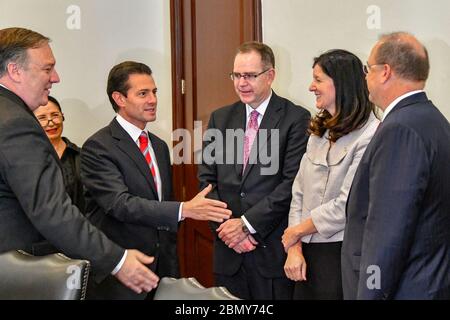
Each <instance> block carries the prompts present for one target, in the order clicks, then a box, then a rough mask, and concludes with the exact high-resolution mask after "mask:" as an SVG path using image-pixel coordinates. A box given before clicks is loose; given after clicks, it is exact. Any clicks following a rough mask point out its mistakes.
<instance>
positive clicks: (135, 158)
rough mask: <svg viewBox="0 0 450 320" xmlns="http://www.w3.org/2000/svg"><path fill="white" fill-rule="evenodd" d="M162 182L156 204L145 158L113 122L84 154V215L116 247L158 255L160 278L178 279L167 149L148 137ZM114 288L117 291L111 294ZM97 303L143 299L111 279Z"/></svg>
mask: <svg viewBox="0 0 450 320" xmlns="http://www.w3.org/2000/svg"><path fill="white" fill-rule="evenodd" d="M149 138H150V141H151V143H152V147H153V149H154V151H155V154H156V162H157V164H158V168H159V172H160V175H161V183H162V201H161V202H160V201H158V195H157V192H156V188H155V183H154V181H153V177H152V175H151V172H150V169H149V167H148V164H147V162H146V161H145V158H144V156H143V155H142V153H141V151H140V150H139V147H138V146H137V144H136V143H135V142H134V141H133V140H132V138H131V137H130V135H129V134H128V133H127V132H126V131H125V130H124V129H123V128H122V127H121V126H120V124H119V123H118V122H117V120H116V119H114V120H113V121H112V122H111V123H110V124H109V125H108V126H107V127H105V128H103V129H101V130H99V131H98V132H97V133H95V134H94V135H93V136H91V137H90V138H89V139H88V140H87V141H86V142H85V144H84V145H83V147H82V151H81V177H82V180H83V183H84V185H85V187H86V190H87V192H86V195H85V196H86V214H87V216H88V217H89V219H90V220H91V221H92V223H93V224H95V225H96V226H97V227H98V228H99V229H101V230H102V231H103V232H104V233H105V234H106V235H107V236H108V237H109V238H110V239H112V240H113V241H115V242H116V243H118V244H120V245H122V246H124V247H126V248H131V249H138V250H140V251H142V252H144V253H145V254H147V255H150V256H154V257H155V262H154V263H152V265H151V266H150V267H151V269H153V270H154V271H156V273H157V274H158V276H160V277H163V276H175V277H176V276H178V259H177V252H176V231H177V228H178V209H179V206H180V203H179V202H175V201H170V200H171V199H172V178H171V169H170V157H169V149H168V147H167V145H166V143H165V142H164V141H162V140H161V139H159V138H158V137H157V136H155V135H153V134H151V133H149ZM111 287H114V289H112V288H111ZM97 289H98V290H95V289H91V290H90V291H91V294H90V297H95V298H100V297H102V298H124V299H134V298H143V297H144V296H145V295H136V294H134V293H133V292H132V291H131V290H129V289H128V288H126V287H125V286H123V285H122V284H120V283H119V282H118V281H117V280H115V278H112V277H110V279H107V281H105V282H104V283H103V284H100V285H99V286H97Z"/></svg>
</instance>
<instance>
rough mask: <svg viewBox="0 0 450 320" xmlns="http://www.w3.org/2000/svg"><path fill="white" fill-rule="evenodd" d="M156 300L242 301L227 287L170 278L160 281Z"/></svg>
mask: <svg viewBox="0 0 450 320" xmlns="http://www.w3.org/2000/svg"><path fill="white" fill-rule="evenodd" d="M153 299H154V300H240V299H239V298H238V297H236V296H234V295H232V294H231V293H230V292H229V291H228V290H227V289H226V288H225V287H212V288H205V287H203V286H202V285H201V284H200V283H199V282H198V281H197V280H196V279H195V278H181V279H175V278H169V277H164V278H162V279H161V280H160V281H159V285H158V288H157V289H156V292H155V296H154V298H153Z"/></svg>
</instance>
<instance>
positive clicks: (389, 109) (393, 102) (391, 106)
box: [381, 90, 424, 122]
mask: <svg viewBox="0 0 450 320" xmlns="http://www.w3.org/2000/svg"><path fill="white" fill-rule="evenodd" d="M419 92H424V90H414V91H410V92H407V93H405V94H403V95H401V96H400V97H398V98H397V99H395V100H394V101H392V102H391V103H390V104H389V105H388V107H387V108H386V109H385V110H384V112H383V117H382V118H381V122H383V121H384V119H386V117H387V115H388V114H389V113H390V112H391V111H392V109H394V107H395V106H396V105H397V104H398V103H399V102H400V101H402V100H403V99H405V98H407V97H409V96H412V95H413V94H416V93H419Z"/></svg>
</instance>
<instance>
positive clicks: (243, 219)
mask: <svg viewBox="0 0 450 320" xmlns="http://www.w3.org/2000/svg"><path fill="white" fill-rule="evenodd" d="M241 219H242V221H244V223H245V225H246V226H247V229H248V231H250V233H251V234H255V233H256V230H255V229H253V227H252V225H251V224H250V223H249V222H248V221H247V219H246V218H245V217H244V216H243V215H242V216H241Z"/></svg>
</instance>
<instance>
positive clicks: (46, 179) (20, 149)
mask: <svg viewBox="0 0 450 320" xmlns="http://www.w3.org/2000/svg"><path fill="white" fill-rule="evenodd" d="M54 247H56V249H55V248H54ZM13 249H22V250H25V251H27V252H29V253H32V254H35V255H42V254H47V253H50V252H54V250H57V251H60V252H62V253H64V254H65V255H67V256H69V257H72V258H84V259H87V260H90V261H91V263H92V266H93V268H94V270H95V272H96V274H97V280H100V279H102V278H104V277H106V276H107V275H108V274H109V273H110V272H111V271H112V270H113V269H114V267H115V266H116V265H117V264H118V263H119V261H120V259H121V258H122V256H123V254H124V249H122V248H120V247H119V246H117V245H116V244H114V243H113V242H111V241H110V240H109V239H107V238H106V237H105V236H104V234H103V233H101V232H99V231H98V230H97V229H96V228H95V227H94V226H92V225H91V224H90V223H89V221H88V220H87V219H85V218H84V216H82V215H81V214H80V212H79V210H78V209H77V208H76V207H75V206H73V205H72V202H71V201H70V198H69V196H68V195H67V193H66V192H65V188H64V181H63V176H62V171H61V166H60V163H59V159H58V155H57V154H56V152H55V150H54V148H53V146H52V145H51V144H50V142H49V140H48V138H47V136H46V135H45V132H44V131H43V130H42V128H41V126H40V125H39V123H38V121H37V120H36V118H35V117H34V115H33V113H32V112H31V111H30V109H29V108H28V107H27V105H26V104H25V102H23V100H22V99H20V98H19V97H18V96H17V95H16V94H14V93H12V92H11V91H9V90H6V89H5V88H3V87H0V252H5V251H8V250H13Z"/></svg>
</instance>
